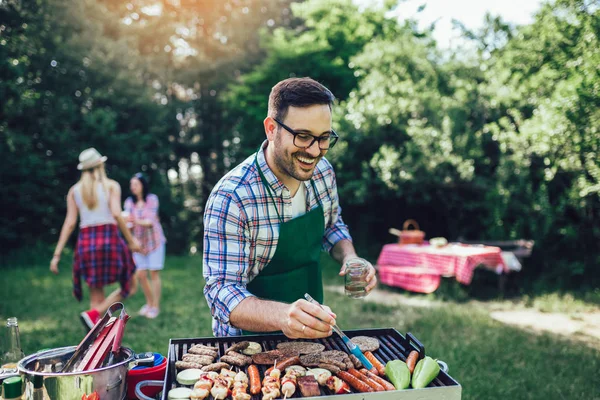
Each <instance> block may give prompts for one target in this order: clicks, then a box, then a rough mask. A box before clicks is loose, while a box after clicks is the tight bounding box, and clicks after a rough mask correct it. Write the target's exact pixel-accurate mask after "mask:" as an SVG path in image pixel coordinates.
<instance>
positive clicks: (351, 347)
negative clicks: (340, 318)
mask: <svg viewBox="0 0 600 400" xmlns="http://www.w3.org/2000/svg"><path fill="white" fill-rule="evenodd" d="M304 298H305V299H306V300H308V301H309V302H311V303H313V304H316V305H318V306H319V307H321V308H323V306H322V305H321V303H319V302H318V301H316V300H315V299H313V298H312V296H311V295H310V294H308V293H304ZM323 309H324V308H323ZM333 330H334V331H335V333H337V334H338V335H340V337H341V338H342V340H343V341H344V344H345V345H346V346H347V347H348V349H349V350H350V352H351V353H352V354H354V355H355V356H356V358H358V359H359V360H360V362H361V363H362V365H363V366H364V367H365V368H366V369H368V370H371V369H372V368H373V364H371V362H370V361H369V360H367V357H365V355H364V354H363V353H362V351H360V349H359V348H358V346H357V345H356V344H355V343H354V342H353V341H352V340H350V338H349V337H348V336H346V334H345V333H344V332H342V330H341V329H340V328H339V327H338V326H337V324H335V325H333Z"/></svg>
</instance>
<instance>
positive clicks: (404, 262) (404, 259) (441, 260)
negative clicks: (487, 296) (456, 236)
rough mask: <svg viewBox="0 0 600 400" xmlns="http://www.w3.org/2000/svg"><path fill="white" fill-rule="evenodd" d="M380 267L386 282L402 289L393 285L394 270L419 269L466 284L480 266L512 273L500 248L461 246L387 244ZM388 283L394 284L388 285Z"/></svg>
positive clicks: (379, 262) (378, 261)
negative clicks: (401, 268) (453, 278)
mask: <svg viewBox="0 0 600 400" xmlns="http://www.w3.org/2000/svg"><path fill="white" fill-rule="evenodd" d="M377 265H378V269H379V272H380V275H381V281H382V283H385V284H390V285H393V286H399V285H396V284H394V283H393V282H394V281H396V283H397V281H398V279H397V277H396V279H392V278H393V275H394V271H399V270H398V268H397V267H418V268H419V270H418V271H420V274H423V273H424V272H425V271H426V272H427V273H428V274H438V275H441V276H449V277H452V276H454V277H456V280H457V281H459V282H460V283H463V284H465V285H468V284H470V283H471V280H472V279H473V271H474V270H475V268H476V267H477V266H479V265H482V266H484V267H485V268H488V269H492V270H494V271H496V272H498V273H502V272H508V268H507V267H506V265H505V264H504V261H503V260H502V256H501V250H500V248H499V247H491V246H469V245H461V244H451V245H447V246H444V247H434V246H429V245H404V246H400V245H398V244H387V245H385V246H383V249H382V250H381V254H380V255H379V259H378V260H377ZM403 270H406V269H404V268H403ZM415 272H416V271H415ZM409 275H410V274H409ZM413 275H414V274H413ZM384 276H386V278H384ZM409 278H410V276H408V277H407V279H409ZM413 279H414V277H413ZM386 280H387V281H389V282H390V283H386ZM434 290H435V289H434Z"/></svg>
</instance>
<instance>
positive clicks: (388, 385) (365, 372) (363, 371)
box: [360, 368, 396, 390]
mask: <svg viewBox="0 0 600 400" xmlns="http://www.w3.org/2000/svg"><path fill="white" fill-rule="evenodd" d="M360 373H361V374H363V375H365V376H368V377H369V378H371V379H372V380H374V381H375V382H377V383H379V384H380V385H381V386H383V387H384V388H385V390H396V388H395V387H394V385H392V384H391V383H390V382H388V381H386V380H385V379H383V378H381V377H379V376H377V375H375V374H374V373H372V372H371V371H369V370H367V369H366V368H363V369H361V370H360Z"/></svg>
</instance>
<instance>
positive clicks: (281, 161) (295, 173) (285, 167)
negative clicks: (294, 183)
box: [274, 138, 323, 181]
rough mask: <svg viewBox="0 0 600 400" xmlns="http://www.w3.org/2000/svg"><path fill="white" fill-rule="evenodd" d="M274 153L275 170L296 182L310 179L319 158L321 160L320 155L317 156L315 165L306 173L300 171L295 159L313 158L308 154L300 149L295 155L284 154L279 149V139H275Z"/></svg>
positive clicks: (283, 150) (282, 150)
mask: <svg viewBox="0 0 600 400" xmlns="http://www.w3.org/2000/svg"><path fill="white" fill-rule="evenodd" d="M274 153H275V165H276V166H277V169H279V170H280V171H281V172H283V173H284V174H287V175H289V176H291V177H292V178H294V179H296V180H298V181H308V180H310V179H311V178H312V175H313V173H314V169H315V167H316V165H317V164H318V163H319V161H320V160H321V158H323V156H322V155H319V156H317V157H316V160H315V163H314V164H313V167H312V170H311V171H310V172H308V171H306V170H303V169H301V168H300V167H299V166H298V164H297V162H296V157H306V158H313V157H312V156H311V155H309V154H308V153H305V152H303V151H301V150H300V149H299V151H297V152H295V153H289V154H288V153H286V152H285V149H282V148H281V139H279V138H276V139H275V152H274Z"/></svg>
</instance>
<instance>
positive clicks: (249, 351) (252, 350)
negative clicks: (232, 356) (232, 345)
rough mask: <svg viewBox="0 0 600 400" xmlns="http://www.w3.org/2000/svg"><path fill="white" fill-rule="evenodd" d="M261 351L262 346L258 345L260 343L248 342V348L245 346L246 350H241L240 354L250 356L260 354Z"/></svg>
mask: <svg viewBox="0 0 600 400" xmlns="http://www.w3.org/2000/svg"><path fill="white" fill-rule="evenodd" d="M261 351H262V346H261V345H260V343H256V342H248V346H246V348H245V349H243V350H242V354H245V355H247V356H251V355H253V354H256V353H260V352H261Z"/></svg>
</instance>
